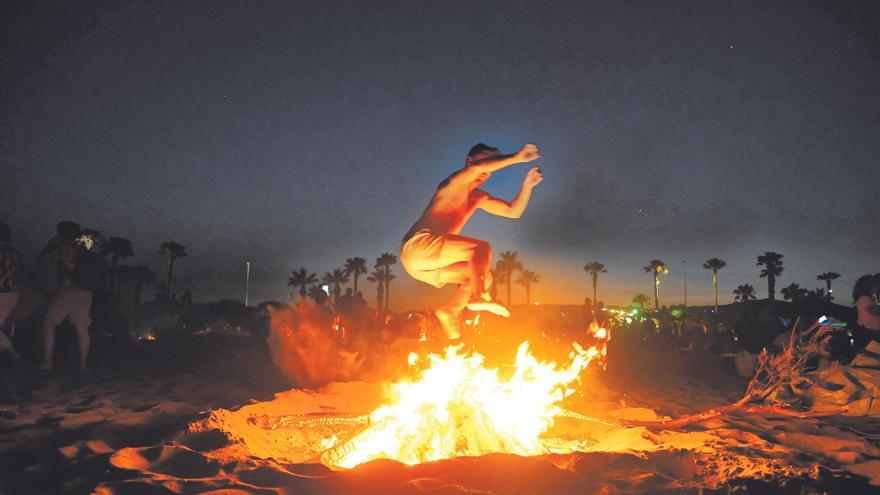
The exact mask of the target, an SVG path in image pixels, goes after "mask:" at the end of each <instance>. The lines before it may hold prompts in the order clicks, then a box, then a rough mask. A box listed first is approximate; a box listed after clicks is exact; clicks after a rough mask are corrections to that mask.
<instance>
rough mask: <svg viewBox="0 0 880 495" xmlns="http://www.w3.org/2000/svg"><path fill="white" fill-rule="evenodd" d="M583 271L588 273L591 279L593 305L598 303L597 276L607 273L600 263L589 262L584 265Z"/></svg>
mask: <svg viewBox="0 0 880 495" xmlns="http://www.w3.org/2000/svg"><path fill="white" fill-rule="evenodd" d="M584 271H585V272H587V273H589V274H590V276H591V277H592V278H593V304H596V303H597V302H598V301H599V300H598V299H597V298H598V297H599V296H597V295H596V285H598V283H599V274H600V273H608V270H606V269H605V265H603V264H602V263H599V262H598V261H591V262H589V263H587V264H586V265H584Z"/></svg>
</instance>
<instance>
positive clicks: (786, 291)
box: [781, 284, 807, 301]
mask: <svg viewBox="0 0 880 495" xmlns="http://www.w3.org/2000/svg"><path fill="white" fill-rule="evenodd" d="M781 292H782V297H783V298H784V299H785V300H786V301H797V300H799V299H801V298H803V297H804V296H805V295H807V289H802V288H801V286H800V285H799V284H789V286H788V287H783V288H782V291H781Z"/></svg>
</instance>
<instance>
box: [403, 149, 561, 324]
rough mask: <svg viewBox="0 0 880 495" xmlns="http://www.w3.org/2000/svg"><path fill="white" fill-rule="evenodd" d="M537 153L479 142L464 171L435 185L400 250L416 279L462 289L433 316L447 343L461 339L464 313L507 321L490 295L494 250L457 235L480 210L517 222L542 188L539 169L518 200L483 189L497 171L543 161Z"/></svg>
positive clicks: (530, 175)
mask: <svg viewBox="0 0 880 495" xmlns="http://www.w3.org/2000/svg"><path fill="white" fill-rule="evenodd" d="M540 156H541V155H540V153H539V152H538V148H537V147H536V146H535V145H534V144H527V145H525V146H523V147H522V149H520V150H519V151H518V152H516V153H514V154H512V155H502V154H501V152H500V151H498V149H497V148H492V147H490V146H486V145H485V144H482V143H479V144H477V145H475V146H474V147H473V148H471V150H470V151H469V152H468V155H467V158H466V159H465V166H464V168H462V169H461V170H458V171H456V172H455V173H453V174H452V175H450V176H449V177H447V178H446V180H444V181H443V182H441V183H440V185H439V186H437V191H436V192H434V196H433V197H432V198H431V201H430V202H429V203H428V206H427V207H426V208H425V211H424V212H423V213H422V216H421V217H420V218H419V219H418V220H416V222H415V224H413V226H412V228H410V230H409V232H407V234H406V235H405V236H404V238H403V242H402V245H401V247H400V261H401V263H402V264H403V268H404V269H405V270H406V271H407V273H409V274H410V275H411V276H412V277H413V278H415V279H416V280H419V281H421V282H424V283H426V284H430V285H433V286H434V287H437V288H440V287H443V286H444V285H446V284H458V286H459V287H458V290H457V291H456V293H455V295H454V296H453V297H452V299H451V300H450V301H449V302H448V303H446V305H444V306H442V307H440V308H437V309H436V310H435V311H434V314H435V315H436V316H437V319H438V320H439V321H440V324H441V326H442V327H443V331H444V333H445V334H446V336H447V337H448V338H449V339H457V338H460V337H461V329H462V323H461V318H460V317H461V312H462V310H464V308H465V307H467V308H468V309H470V310H472V311H491V312H492V313H495V314H498V315H502V316H509V314H510V313H509V311H508V310H507V308H505V307H504V306H502V305H501V304H498V303H497V302H494V301H492V298H491V296H490V294H489V292H487V290H488V288H489V287H490V286H491V285H492V274H491V273H490V271H489V267H490V266H491V261H492V247H491V246H489V243H487V242H486V241H481V240H479V239H474V238H471V237H465V236H462V235H459V232H461V229H462V228H463V227H464V226H465V224H466V223H467V222H468V220H470V218H471V216H472V215H473V214H474V212H475V211H476V210H477V209H478V208H479V209H482V210H484V211H486V212H487V213H491V214H493V215H498V216H503V217H508V218H519V217H520V216H522V214H523V212H524V211H525V210H526V207H527V206H528V204H529V199H530V198H531V196H532V189H533V188H534V187H535V186H537V185H538V184H540V183H541V180H543V178H544V176H543V174H541V169H540V168H538V167H533V168H532V169H530V170H529V172H528V174H527V175H526V178H525V180H524V181H523V185H522V188H521V189H520V192H519V194H518V195H517V196H516V198H515V199H514V200H513V201H512V202H510V203H508V202H506V201H503V200H500V199H498V198H495V197H492V196H491V195H490V194H488V193H487V192H485V191H483V190H482V189H479V187H480V186H481V185H483V184H484V183H485V182H486V180H487V179H489V176H491V175H492V173H493V172H496V171H498V170H501V169H503V168H506V167H509V166H511V165H515V164H517V163H526V162H531V161H534V160H537V159H538V158H540Z"/></svg>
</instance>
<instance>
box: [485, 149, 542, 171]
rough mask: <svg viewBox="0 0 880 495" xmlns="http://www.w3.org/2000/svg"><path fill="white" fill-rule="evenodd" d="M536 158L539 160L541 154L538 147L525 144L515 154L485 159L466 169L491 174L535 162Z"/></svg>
mask: <svg viewBox="0 0 880 495" xmlns="http://www.w3.org/2000/svg"><path fill="white" fill-rule="evenodd" d="M538 158H541V153H540V152H539V151H538V147H537V146H535V145H534V144H526V145H525V146H523V147H522V148H520V150H519V151H517V152H516V153H513V154H511V155H498V156H492V157H489V158H485V159H483V160H480V161H477V162H474V163H472V164H471V165H470V166H469V167H468V169H469V170H471V171H473V172H475V173H478V174H483V173H489V174H491V173H492V172H495V171H497V170H501V169H502V168H505V167H509V166H511V165H516V164H517V163H528V162H531V161H535V160H537V159H538Z"/></svg>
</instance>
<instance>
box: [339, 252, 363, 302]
mask: <svg viewBox="0 0 880 495" xmlns="http://www.w3.org/2000/svg"><path fill="white" fill-rule="evenodd" d="M344 269H345V274H346V275H351V276H352V277H353V278H354V293H355V294H357V291H358V277H360V276H361V275H364V274H366V273H367V260H365V259H363V258H358V257H354V258H348V259H347V260H345V267H344Z"/></svg>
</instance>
